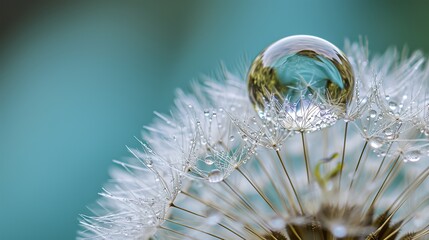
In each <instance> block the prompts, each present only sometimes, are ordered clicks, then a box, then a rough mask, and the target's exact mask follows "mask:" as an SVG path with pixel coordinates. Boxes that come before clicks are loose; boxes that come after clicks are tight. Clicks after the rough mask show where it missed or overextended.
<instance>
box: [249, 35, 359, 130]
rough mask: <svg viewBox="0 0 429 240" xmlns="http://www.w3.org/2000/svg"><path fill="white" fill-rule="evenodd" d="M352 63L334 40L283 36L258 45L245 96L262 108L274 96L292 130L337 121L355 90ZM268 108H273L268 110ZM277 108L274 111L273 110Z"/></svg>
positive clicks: (278, 110)
mask: <svg viewBox="0 0 429 240" xmlns="http://www.w3.org/2000/svg"><path fill="white" fill-rule="evenodd" d="M353 86H354V78H353V73H352V69H351V66H350V63H349V62H348V61H347V59H346V57H345V55H344V54H343V53H342V52H341V51H340V50H339V49H338V48H337V47H335V46H334V45H333V44H331V43H329V42H327V41H325V40H323V39H321V38H317V37H313V36H305V35H298V36H291V37H287V38H283V39H281V40H279V41H277V42H275V43H273V44H272V45H270V46H269V47H268V48H267V49H265V50H264V51H262V52H261V53H260V54H259V55H258V56H257V57H256V58H255V60H254V61H253V63H252V66H251V68H250V71H249V73H248V90H249V96H250V100H251V102H252V104H253V105H254V107H255V109H256V110H257V111H258V112H259V113H260V115H261V113H262V114H264V112H266V111H267V109H266V106H267V105H269V104H267V103H269V102H270V101H271V100H272V99H273V98H274V99H275V100H276V104H278V105H280V106H281V107H280V108H279V107H277V114H279V113H280V112H282V111H283V112H282V114H284V115H285V116H286V117H288V118H285V119H286V120H285V122H284V124H283V126H284V127H286V128H288V129H290V130H301V131H302V130H305V131H312V130H316V129H318V128H321V127H324V126H327V125H330V124H332V123H333V122H335V121H334V120H336V119H337V118H338V117H339V116H341V115H342V114H343V113H344V112H345V108H346V105H347V103H348V101H350V99H351V98H352V95H353ZM271 114H272V113H271ZM274 114H276V113H274Z"/></svg>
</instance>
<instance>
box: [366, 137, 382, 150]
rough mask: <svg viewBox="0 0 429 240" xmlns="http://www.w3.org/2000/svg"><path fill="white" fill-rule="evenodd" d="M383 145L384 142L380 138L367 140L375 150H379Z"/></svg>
mask: <svg viewBox="0 0 429 240" xmlns="http://www.w3.org/2000/svg"><path fill="white" fill-rule="evenodd" d="M383 144H384V141H383V139H382V138H380V137H374V138H371V139H370V140H369V145H370V146H371V147H372V148H375V149H378V148H381V147H382V146H383Z"/></svg>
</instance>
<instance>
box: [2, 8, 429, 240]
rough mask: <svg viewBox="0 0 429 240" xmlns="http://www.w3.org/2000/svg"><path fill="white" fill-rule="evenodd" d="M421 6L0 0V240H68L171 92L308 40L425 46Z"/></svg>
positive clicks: (427, 36) (427, 19)
mask: <svg viewBox="0 0 429 240" xmlns="http://www.w3.org/2000/svg"><path fill="white" fill-rule="evenodd" d="M428 10H429V2H426V3H423V1H422V2H421V3H417V2H411V1H407V2H406V3H405V2H401V3H399V1H398V3H396V4H393V3H392V2H391V1H389V3H387V1H386V3H385V4H383V3H381V1H369V0H368V1H342V0H338V1H323V3H322V1H307V0H303V1H293V2H292V1H259V2H256V1H254V2H252V1H244V0H243V1H228V0H222V1H197V0H195V1H189V0H181V1H159V0H158V1H68V2H66V1H34V0H27V1H25V0H16V1H8V0H1V1H0V239H74V238H75V236H76V231H77V229H78V221H77V217H78V214H79V213H87V212H88V211H87V209H86V206H87V205H89V204H92V203H93V202H94V201H95V200H96V199H97V197H98V196H97V193H98V192H99V191H100V190H101V187H102V185H103V183H104V182H106V181H107V179H108V169H109V168H110V167H111V166H113V163H112V159H121V158H122V157H123V156H128V155H129V154H128V153H127V151H126V149H125V145H130V146H137V143H136V141H135V140H134V139H133V136H138V135H139V134H140V131H141V129H142V126H144V125H147V124H149V123H150V122H151V119H152V118H153V111H154V110H156V111H160V112H167V111H168V109H169V107H170V106H171V105H172V103H173V98H174V91H175V89H176V88H184V89H187V88H188V86H189V83H190V82H191V81H192V79H195V78H198V76H200V75H201V74H212V73H215V72H216V71H217V70H218V69H219V66H220V62H221V61H222V62H223V63H225V65H226V66H229V67H231V68H234V66H238V65H239V63H240V60H241V59H243V57H244V56H247V57H248V58H253V57H254V56H255V55H256V54H257V53H258V52H259V51H260V50H262V49H263V48H264V47H266V46H267V45H268V44H270V43H272V42H273V41H276V40H278V39H279V38H282V37H285V36H288V35H292V34H311V35H316V36H319V37H322V38H325V39H327V40H328V41H331V42H332V43H334V44H336V45H337V46H339V47H340V48H341V47H342V46H343V43H344V39H345V38H349V39H351V40H358V37H359V36H366V37H367V38H368V40H369V43H370V49H371V52H372V53H377V52H381V51H384V50H385V49H386V48H387V47H389V46H395V45H396V46H400V47H402V46H404V45H407V46H408V47H409V48H410V49H411V50H416V49H422V50H423V51H424V52H425V53H428V50H429V31H427V25H428V23H429V15H427V11H428Z"/></svg>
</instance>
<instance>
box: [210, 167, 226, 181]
mask: <svg viewBox="0 0 429 240" xmlns="http://www.w3.org/2000/svg"><path fill="white" fill-rule="evenodd" d="M207 177H208V180H209V182H211V183H217V182H220V181H222V180H223V174H222V172H221V171H220V170H219V169H214V170H212V171H211V172H209V174H208V176H207Z"/></svg>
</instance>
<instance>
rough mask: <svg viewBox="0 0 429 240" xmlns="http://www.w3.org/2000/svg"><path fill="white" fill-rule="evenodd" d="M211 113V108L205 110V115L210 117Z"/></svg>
mask: <svg viewBox="0 0 429 240" xmlns="http://www.w3.org/2000/svg"><path fill="white" fill-rule="evenodd" d="M209 115H210V112H209V110H207V109H205V110H204V116H206V117H208V116H209Z"/></svg>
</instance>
